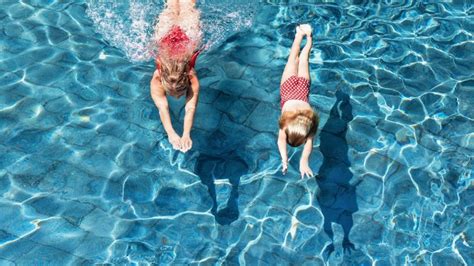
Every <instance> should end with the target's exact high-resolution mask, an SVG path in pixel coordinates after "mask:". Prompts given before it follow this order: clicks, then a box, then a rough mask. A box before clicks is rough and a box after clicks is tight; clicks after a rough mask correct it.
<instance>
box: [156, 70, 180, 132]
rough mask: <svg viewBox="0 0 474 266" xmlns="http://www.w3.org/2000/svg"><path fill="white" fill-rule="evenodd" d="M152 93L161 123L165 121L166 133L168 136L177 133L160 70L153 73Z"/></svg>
mask: <svg viewBox="0 0 474 266" xmlns="http://www.w3.org/2000/svg"><path fill="white" fill-rule="evenodd" d="M150 93H151V98H152V99H153V102H154V103H155V105H156V107H157V108H158V110H159V113H160V119H161V123H163V127H164V128H165V131H166V133H167V134H168V136H173V135H176V132H175V131H174V129H173V125H172V124H171V118H170V110H169V107H168V100H167V99H166V94H165V90H164V89H163V87H162V85H161V82H160V77H159V76H158V71H155V73H153V77H152V78H151V83H150Z"/></svg>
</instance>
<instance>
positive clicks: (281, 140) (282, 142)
mask: <svg viewBox="0 0 474 266" xmlns="http://www.w3.org/2000/svg"><path fill="white" fill-rule="evenodd" d="M278 150H279V151H280V156H281V163H282V167H281V171H282V172H283V174H286V171H287V170H288V154H287V153H286V134H285V131H283V130H281V129H280V130H279V131H278Z"/></svg>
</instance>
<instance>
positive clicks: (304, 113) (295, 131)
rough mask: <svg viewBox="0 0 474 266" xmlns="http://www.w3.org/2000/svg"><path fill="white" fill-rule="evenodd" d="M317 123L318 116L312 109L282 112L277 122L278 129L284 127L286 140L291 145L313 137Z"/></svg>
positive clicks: (293, 145) (296, 145) (294, 145)
mask: <svg viewBox="0 0 474 266" xmlns="http://www.w3.org/2000/svg"><path fill="white" fill-rule="evenodd" d="M318 125H319V117H318V115H317V114H316V112H314V111H313V110H300V111H293V112H291V111H286V112H283V113H282V114H281V117H280V122H279V126H280V129H285V134H286V142H287V143H288V144H289V145H290V146H292V147H298V146H300V145H301V144H303V143H305V142H306V140H307V139H308V138H310V137H313V136H314V135H315V134H316V131H317V130H318Z"/></svg>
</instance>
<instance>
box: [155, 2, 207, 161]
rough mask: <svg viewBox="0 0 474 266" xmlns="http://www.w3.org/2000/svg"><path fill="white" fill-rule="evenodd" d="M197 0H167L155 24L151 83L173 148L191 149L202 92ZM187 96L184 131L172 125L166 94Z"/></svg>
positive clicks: (156, 103) (178, 96) (200, 36)
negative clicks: (154, 66) (154, 64)
mask: <svg viewBox="0 0 474 266" xmlns="http://www.w3.org/2000/svg"><path fill="white" fill-rule="evenodd" d="M195 5H196V0H168V1H167V2H166V7H165V9H164V10H163V12H162V13H161V14H160V15H159V18H158V23H157V24H156V27H155V35H154V37H155V44H156V47H157V50H158V56H157V57H156V70H155V72H154V73H153V77H152V79H151V84H150V93H151V97H152V99H153V101H154V103H155V105H156V107H157V108H158V110H159V113H160V119H161V122H162V123H163V127H164V129H165V131H166V133H167V135H168V140H169V142H170V143H171V145H172V146H173V148H174V149H176V150H180V151H182V152H187V151H188V150H190V149H191V147H192V145H193V142H192V140H191V129H192V127H193V121H194V114H195V111H196V106H197V102H198V96H199V79H198V76H197V73H196V71H195V70H194V65H195V62H196V59H197V56H198V55H199V50H198V49H199V46H200V43H201V39H202V32H201V25H200V24H201V23H200V13H199V11H198V10H197V9H196V7H195ZM168 95H169V96H172V97H176V98H180V97H182V96H185V97H186V104H185V115H184V126H183V134H182V136H181V137H180V136H179V135H178V134H177V133H176V131H175V130H174V129H173V125H172V123H171V118H170V112H169V107H168V100H167V98H166V97H167V96H168Z"/></svg>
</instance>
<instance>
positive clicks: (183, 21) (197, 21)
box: [179, 0, 202, 52]
mask: <svg viewBox="0 0 474 266" xmlns="http://www.w3.org/2000/svg"><path fill="white" fill-rule="evenodd" d="M179 5H180V8H181V10H180V13H179V16H180V22H179V25H180V26H181V27H182V28H183V29H184V31H185V32H186V34H187V35H188V36H189V37H190V38H191V39H192V40H193V45H192V46H193V47H192V51H191V52H194V50H196V49H198V48H199V45H200V43H201V40H202V31H201V12H199V10H198V9H197V8H196V0H179Z"/></svg>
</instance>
